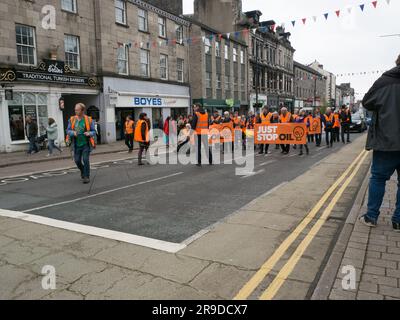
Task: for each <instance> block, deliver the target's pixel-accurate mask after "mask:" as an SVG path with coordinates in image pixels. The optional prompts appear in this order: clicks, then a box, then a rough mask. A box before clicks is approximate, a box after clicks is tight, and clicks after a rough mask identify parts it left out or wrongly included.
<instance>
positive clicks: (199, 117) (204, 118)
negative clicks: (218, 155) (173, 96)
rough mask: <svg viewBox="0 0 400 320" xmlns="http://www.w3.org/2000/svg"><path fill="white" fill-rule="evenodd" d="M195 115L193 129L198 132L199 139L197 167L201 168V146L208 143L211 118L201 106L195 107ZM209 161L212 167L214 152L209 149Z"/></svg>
mask: <svg viewBox="0 0 400 320" xmlns="http://www.w3.org/2000/svg"><path fill="white" fill-rule="evenodd" d="M193 110H194V115H193V121H192V124H191V127H192V128H193V130H194V131H195V132H196V138H197V164H196V165H197V166H198V167H201V145H202V141H203V140H204V143H206V142H208V131H209V117H208V113H207V111H206V110H204V109H203V107H202V106H201V105H199V104H196V105H194V107H193ZM208 149H209V150H208V161H209V164H210V165H212V151H211V148H210V147H209V148H208Z"/></svg>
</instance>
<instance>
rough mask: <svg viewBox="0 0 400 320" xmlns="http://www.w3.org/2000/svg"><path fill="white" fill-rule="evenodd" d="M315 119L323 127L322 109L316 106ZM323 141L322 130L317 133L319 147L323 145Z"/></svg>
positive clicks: (316, 140)
mask: <svg viewBox="0 0 400 320" xmlns="http://www.w3.org/2000/svg"><path fill="white" fill-rule="evenodd" d="M314 118H315V119H317V120H318V121H319V123H320V126H321V128H322V115H321V109H320V108H316V109H315V116H314ZM321 142H322V132H321V133H318V134H315V143H316V146H317V147H320V146H321Z"/></svg>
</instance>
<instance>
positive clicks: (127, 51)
mask: <svg viewBox="0 0 400 320" xmlns="http://www.w3.org/2000/svg"><path fill="white" fill-rule="evenodd" d="M120 49H123V50H124V52H125V59H120V58H119V53H118V51H119V50H120ZM120 61H125V68H126V73H123V72H120V69H119V62H120ZM117 72H118V74H120V75H124V76H129V50H128V46H127V45H126V44H124V45H123V46H122V47H119V48H117Z"/></svg>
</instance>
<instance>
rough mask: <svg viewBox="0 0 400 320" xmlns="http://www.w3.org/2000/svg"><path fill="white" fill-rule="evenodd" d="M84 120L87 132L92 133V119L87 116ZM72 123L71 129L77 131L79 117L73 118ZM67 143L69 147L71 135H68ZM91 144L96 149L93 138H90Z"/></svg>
mask: <svg viewBox="0 0 400 320" xmlns="http://www.w3.org/2000/svg"><path fill="white" fill-rule="evenodd" d="M83 119H84V120H85V127H86V132H88V131H90V126H91V124H92V118H91V117H88V116H86V115H85V116H83ZM70 121H71V129H72V130H75V124H76V121H79V120H78V117H77V116H74V117H71V119H70ZM65 142H66V143H67V145H68V144H69V143H70V142H71V138H70V136H69V135H67V137H66V138H65ZM89 143H90V146H91V147H92V148H96V143H95V141H94V138H93V137H89Z"/></svg>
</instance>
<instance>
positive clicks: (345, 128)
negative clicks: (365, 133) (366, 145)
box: [342, 123, 350, 143]
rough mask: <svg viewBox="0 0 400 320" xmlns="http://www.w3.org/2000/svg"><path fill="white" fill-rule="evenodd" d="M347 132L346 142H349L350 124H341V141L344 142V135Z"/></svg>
mask: <svg viewBox="0 0 400 320" xmlns="http://www.w3.org/2000/svg"><path fill="white" fill-rule="evenodd" d="M346 134H347V142H350V124H348V123H343V124H342V142H343V143H345V140H344V136H345V135H346Z"/></svg>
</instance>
